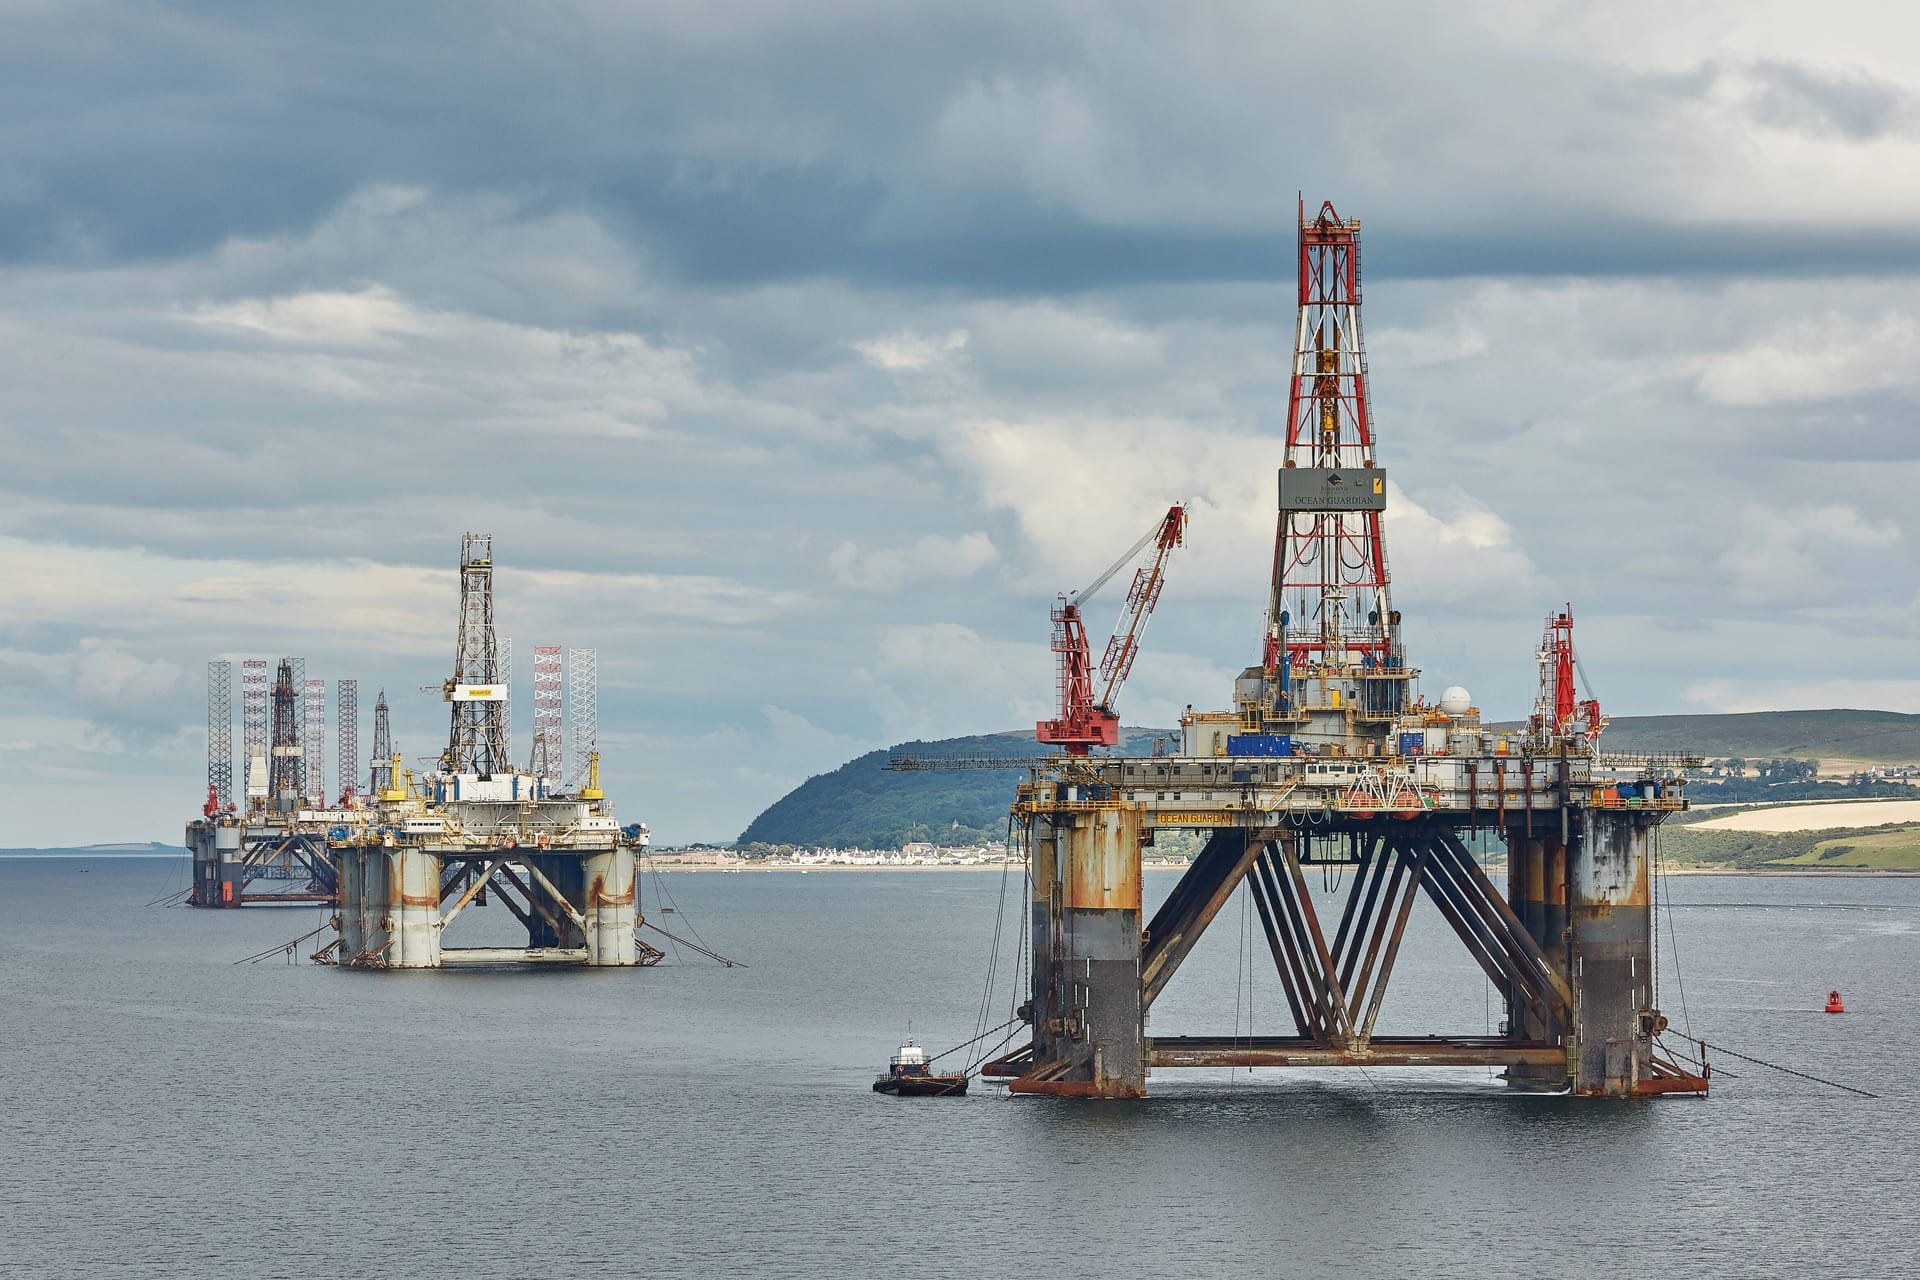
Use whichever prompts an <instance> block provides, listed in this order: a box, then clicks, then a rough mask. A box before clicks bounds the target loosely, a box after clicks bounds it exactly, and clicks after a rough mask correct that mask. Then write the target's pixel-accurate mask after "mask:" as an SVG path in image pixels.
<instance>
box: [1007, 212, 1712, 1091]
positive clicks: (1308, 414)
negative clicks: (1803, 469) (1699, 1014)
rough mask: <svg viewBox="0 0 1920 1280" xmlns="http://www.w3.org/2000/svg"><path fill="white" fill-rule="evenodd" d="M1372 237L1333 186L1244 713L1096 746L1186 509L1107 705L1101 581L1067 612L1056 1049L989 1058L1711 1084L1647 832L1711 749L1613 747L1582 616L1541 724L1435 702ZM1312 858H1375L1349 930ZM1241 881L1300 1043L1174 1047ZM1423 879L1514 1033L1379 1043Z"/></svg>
mask: <svg viewBox="0 0 1920 1280" xmlns="http://www.w3.org/2000/svg"><path fill="white" fill-rule="evenodd" d="M1359 233H1360V224H1359V223H1358V222H1357V221H1349V220H1343V219H1342V218H1340V217H1339V215H1338V214H1337V213H1336V212H1335V211H1334V209H1333V206H1332V205H1331V204H1326V205H1323V206H1322V207H1321V209H1320V211H1319V213H1318V214H1317V215H1316V216H1314V217H1313V218H1311V219H1309V218H1308V217H1307V216H1306V211H1305V208H1304V206H1303V207H1302V209H1301V218H1300V239H1299V317H1298V327H1297V329H1296V331H1295V332H1296V340H1295V344H1294V360H1293V379H1292V389H1291V393H1290V396H1289V407H1288V418H1287V440H1286V459H1285V464H1284V466H1283V467H1282V469H1281V470H1280V473H1279V501H1278V508H1279V510H1278V522H1277V532H1276V537H1275V542H1274V557H1273V575H1272V582H1271V591H1270V593H1269V597H1268V601H1269V602H1268V609H1267V620H1266V630H1265V635H1264V637H1263V643H1262V645H1261V648H1260V661H1259V663H1258V665H1255V666H1251V667H1248V668H1247V669H1246V670H1245V671H1244V672H1242V673H1241V675H1240V676H1239V678H1238V679H1237V680H1236V681H1235V682H1234V689H1233V708H1232V710H1229V711H1222V712H1200V713H1195V712H1193V711H1192V710H1191V709H1189V711H1188V713H1187V714H1186V715H1185V716H1183V717H1182V719H1181V738H1180V743H1179V748H1178V751H1177V753H1176V754H1173V755H1171V756H1154V757H1149V758H1139V757H1124V756H1116V755H1095V754H1090V749H1091V748H1094V747H1102V746H1112V745H1114V744H1115V742H1116V741H1117V739H1118V733H1117V730H1118V724H1119V722H1118V718H1117V716H1116V715H1115V714H1114V712H1113V708H1112V706H1111V701H1112V694H1113V691H1114V690H1115V689H1116V688H1117V687H1118V680H1121V679H1124V678H1125V674H1126V670H1127V668H1128V667H1129V666H1130V665H1131V661H1132V649H1133V645H1134V642H1135V641H1136V640H1137V635H1138V628H1139V625H1140V624H1141V623H1142V622H1143V621H1144V618H1145V615H1146V613H1147V612H1149V611H1150V610H1151V608H1152V604H1153V600H1154V599H1155V598H1157V596H1158V593H1159V584H1160V580H1161V575H1162V572H1163V570H1164V567H1165V562H1166V556H1167V552H1168V551H1169V550H1170V549H1171V547H1172V546H1173V545H1174V544H1175V543H1177V542H1178V541H1179V535H1180V532H1181V530H1182V528H1183V527H1184V523H1185V512H1184V510H1183V509H1182V508H1178V507H1176V508H1174V509H1173V510H1172V511H1169V512H1168V514H1167V516H1166V517H1165V519H1164V520H1163V521H1162V522H1161V523H1160V525H1158V526H1157V527H1156V529H1155V531H1154V532H1153V533H1150V534H1149V536H1148V539H1147V540H1143V542H1142V543H1141V544H1140V546H1137V547H1136V548H1135V552H1134V553H1137V552H1138V551H1139V550H1141V549H1143V548H1144V546H1145V545H1146V541H1150V540H1155V539H1157V541H1158V546H1159V550H1158V555H1157V558H1156V559H1155V561H1154V562H1153V564H1152V565H1151V566H1150V568H1146V569H1142V570H1141V571H1140V573H1139V574H1138V575H1137V576H1136V579H1135V595H1134V596H1131V597H1130V598H1129V601H1128V605H1127V608H1126V610H1125V611H1124V612H1123V615H1122V621H1121V627H1120V628H1119V630H1118V631H1117V632H1116V637H1115V640H1114V642H1113V644H1112V645H1110V647H1109V650H1108V657H1109V659H1110V663H1103V665H1102V668H1101V672H1102V675H1103V676H1105V677H1106V681H1107V682H1106V684H1105V686H1104V690H1103V692H1102V694H1101V696H1100V697H1098V698H1096V697H1095V695H1094V692H1093V689H1094V677H1093V673H1092V670H1091V666H1090V661H1089V657H1088V653H1089V651H1088V648H1087V645H1086V640H1085V633H1084V630H1082V629H1081V628H1080V625H1079V617H1078V607H1077V606H1078V604H1079V603H1081V602H1083V600H1084V597H1085V596H1086V595H1087V594H1089V593H1088V592H1082V593H1080V595H1079V596H1076V597H1075V598H1074V599H1072V600H1068V599H1065V598H1063V599H1062V601H1061V603H1060V604H1059V606H1058V607H1056V608H1055V609H1054V611H1053V621H1054V625H1055V641H1054V646H1053V647H1054V651H1055V653H1056V654H1057V655H1059V667H1060V693H1061V713H1060V715H1059V718H1058V719H1056V720H1054V721H1050V722H1046V723H1043V724H1042V725H1040V726H1039V734H1038V736H1039V737H1040V739H1041V740H1042V741H1045V742H1053V743H1058V744H1061V745H1063V746H1064V747H1065V748H1066V754H1064V755H1060V756H1055V757H1052V758H1050V759H1048V760H1047V761H1044V762H1042V763H1040V764H1038V765H1036V766H1034V768H1033V770H1032V773H1031V775H1030V778H1029V780H1028V781H1027V782H1025V783H1023V784H1022V785H1021V786H1020V788H1019V792H1018V798H1017V800H1016V801H1015V803H1014V806H1013V811H1014V818H1015V823H1016V828H1017V831H1018V834H1019V837H1020V838H1021V839H1022V840H1023V841H1024V843H1025V846H1026V848H1027V850H1028V853H1029V857H1030V867H1031V873H1032V887H1033V893H1032V912H1031V922H1032V923H1031V940H1030V945H1031V955H1032V957H1033V961H1032V987H1031V998H1030V1001H1029V1003H1028V1004H1027V1005H1026V1006H1025V1007H1024V1009H1023V1010H1022V1013H1023V1016H1024V1017H1025V1019H1026V1020H1027V1021H1028V1022H1030V1023H1031V1025H1032V1029H1033V1037H1032V1040H1031V1042H1030V1043H1029V1044H1027V1045H1026V1046H1024V1047H1023V1048H1021V1049H1019V1050H1018V1051H1016V1052H1014V1053H1011V1054H1007V1055H1005V1056H1003V1057H1001V1058H999V1059H997V1060H995V1061H993V1062H990V1063H988V1064H986V1066H985V1067H984V1074H987V1075H989V1076H996V1077H999V1078H1002V1079H1006V1080H1007V1081H1009V1084H1010V1088H1011V1089H1013V1090H1014V1091H1016V1092H1022V1093H1037V1094H1053V1095H1063V1096H1078V1097H1106V1098H1115V1097H1139V1096H1143V1095H1144V1094H1145V1092H1146V1081H1147V1073H1148V1070H1149V1068H1151V1067H1197V1066H1244V1067H1254V1066H1315V1067H1329V1066H1362V1067H1365V1066H1421V1065H1487V1066H1499V1067H1504V1068H1505V1069H1506V1079H1507V1080H1508V1082H1509V1083H1510V1084H1512V1085H1515V1086H1520V1087H1526V1088H1534V1089H1548V1090H1552V1089H1569V1090H1570V1091H1571V1092H1572V1093H1574V1094H1576V1095H1581V1096H1610V1097H1627V1096H1633V1095H1642V1094H1662V1093H1700V1092H1704V1091H1705V1090H1706V1087H1707V1081H1706V1079H1705V1077H1704V1074H1703V1073H1701V1072H1697V1071H1696V1070H1694V1069H1693V1068H1692V1067H1691V1066H1688V1065H1683V1064H1682V1063H1680V1062H1676V1061H1675V1060H1674V1059H1673V1058H1672V1057H1670V1056H1667V1055H1665V1054H1663V1053H1662V1052H1661V1051H1660V1049H1659V1047H1658V1046H1657V1044H1656V1040H1655V1037H1656V1036H1657V1035H1658V1034H1659V1032H1660V1031H1661V1030H1663V1029H1664V1028H1665V1025H1666V1020H1665V1019H1664V1018H1663V1017H1662V1016H1661V1014H1660V1011H1659V1010H1658V1009H1657V1008H1655V1007H1654V1000H1653V965H1654V956H1653V918H1652V914H1651V911H1650V901H1651V898H1650V880H1649V870H1650V868H1649V853H1650V833H1651V832H1652V830H1653V828H1654V827H1655V826H1657V825H1658V824H1659V823H1660V822H1661V821H1662V820H1663V819H1664V818H1665V817H1666V816H1667V815H1668V814H1669V813H1671V812H1673V811H1675V810H1679V809H1684V808H1685V807H1686V801H1685V800H1684V799H1683V798H1682V792H1681V787H1682V785H1683V776H1682V774H1681V769H1682V768H1684V766H1685V765H1686V763H1687V761H1686V760H1685V759H1682V758H1676V759H1670V760H1662V759H1655V758H1630V757H1624V756H1602V755H1600V754H1599V751H1598V746H1597V739H1598V737H1599V735H1600V731H1601V729H1602V728H1603V727H1604V726H1605V718H1604V717H1603V716H1602V715H1601V714H1600V709H1599V705H1598V703H1597V702H1594V701H1593V700H1591V699H1587V700H1584V701H1583V700H1581V699H1580V698H1579V697H1578V694H1577V691H1576V688H1575V684H1574V670H1575V658H1574V652H1573V642H1572V628H1573V620H1572V615H1571V611H1570V610H1569V611H1566V612H1563V613H1558V614H1555V615H1553V616H1550V617H1549V618H1548V622H1547V630H1546V636H1545V639H1544V641H1543V644H1542V647H1541V649H1540V651H1539V654H1538V659H1539V662H1540V680H1541V685H1540V689H1541V692H1540V699H1539V702H1538V703H1537V705H1536V707H1535V712H1534V715H1533V717H1532V719H1531V721H1530V722H1529V723H1528V725H1527V726H1526V728H1525V730H1524V731H1520V732H1515V733H1513V734H1511V735H1509V734H1503V733H1500V732H1497V731H1494V730H1492V729H1489V728H1488V727H1486V726H1483V725H1482V724H1481V721H1480V713H1479V711H1478V710H1477V709H1476V708H1475V707H1474V706H1473V701H1472V698H1471V697H1470V695H1469V694H1468V693H1467V691H1466V690H1464V689H1461V688H1458V687H1452V688H1448V689H1447V690H1446V691H1445V692H1444V693H1442V694H1441V696H1440V698H1439V699H1438V701H1437V702H1433V703H1429V702H1427V701H1425V700H1424V699H1423V698H1422V697H1421V696H1420V695H1419V693H1418V678H1419V672H1418V671H1417V670H1415V669H1414V668H1412V667H1410V666H1408V664H1407V659H1406V652H1405V649H1404V646H1403V643H1402V639H1401V619H1400V614H1399V613H1398V612H1397V611H1396V610H1395V609H1394V608H1393V604H1392V600H1391V595H1390V581H1391V579H1390V575H1389V573H1388V568H1387V553H1386V547H1385V543H1384V541H1383V540H1382V538H1381V527H1380V526H1381V513H1382V512H1383V511H1384V510H1385V508H1386V501H1387V486H1386V473H1385V471H1384V470H1383V469H1382V468H1381V466H1380V465H1379V460H1378V457H1377V454H1376V449H1375V434H1374V423H1373V418H1372V413H1371V403H1370V399H1369V387H1368V373H1367V363H1366V356H1365V351H1364V347H1363V344H1362V340H1361V330H1360V235H1359ZM1131 554H1133V553H1130V556H1129V557H1128V558H1129V559H1130V558H1131ZM1122 563H1125V561H1124V560H1123V562H1122ZM1116 568H1118V566H1116ZM1112 572H1113V571H1112V570H1110V571H1109V574H1108V575H1107V576H1110V575H1111V573H1112ZM1102 581H1104V577H1103V579H1102ZM1095 586H1096V587H1097V586H1098V583H1096V584H1095ZM1136 597H1137V598H1136ZM1123 637H1124V638H1123ZM1115 646H1118V647H1117V648H1116V647H1115ZM1177 829H1184V830H1195V831H1200V832H1204V833H1205V844H1204V847H1203V848H1202V850H1201V852H1200V853H1199V854H1198V856H1197V857H1196V858H1195V859H1194V861H1193V863H1192V865H1191V866H1190V867H1189V868H1188V870H1187V871H1186V872H1185V873H1184V874H1183V876H1182V878H1181V880H1180V882H1179V883H1178V885H1177V886H1176V887H1175V888H1174V890H1173V892H1172V893H1171V894H1170V895H1169V896H1168V898H1167V899H1166V901H1165V902H1164V904H1163V905H1162V906H1161V907H1160V909H1159V911H1158V912H1157V913H1156V914H1155V915H1154V917H1153V918H1152V919H1151V920H1150V921H1146V922H1144V927H1143V922H1142V919H1141V915H1142V911H1141V851H1142V847H1143V846H1144V845H1148V844H1151V843H1152V841H1153V838H1154V835H1155V833H1156V832H1160V831H1168V830H1177ZM1483 831H1484V832H1492V833H1493V834H1494V835H1496V836H1497V837H1498V838H1500V839H1501V840H1503V841H1504V842H1505V845H1506V850H1507V874H1506V887H1505V892H1504V893H1502V892H1501V891H1500V890H1499V889H1498V888H1496V887H1495V885H1494V884H1493V882H1492V880H1491V879H1490V878H1489V877H1488V875H1487V873H1486V871H1485V870H1484V869H1483V868H1482V866H1481V864H1480V862H1479V861H1478V860H1477V859H1476V858H1475V856H1474V854H1473V852H1472V851H1471V850H1470V849H1469V847H1468V843H1467V841H1468V839H1469V838H1470V837H1472V836H1473V835H1474V834H1475V833H1478V832H1483ZM1308 866H1351V867H1353V868H1355V869H1356V871H1355V874H1354V876H1353V878H1352V881H1351V886H1350V888H1349V889H1348V890H1347V891H1346V894H1345V900H1344V902H1343V903H1342V905H1341V907H1340V913H1339V916H1338V919H1337V920H1332V919H1329V920H1324V921H1323V920H1322V918H1321V916H1320V913H1319V911H1318V910H1317V909H1316V907H1315V905H1314V901H1313V897H1312V895H1311V894H1310V893H1309V891H1308V885H1307V880H1306V876H1305V874H1304V872H1303V868H1305V867H1308ZM1243 882H1244V883H1245V884H1246V885H1247V886H1248V889H1249V892H1250V895H1251V897H1252V900H1253V903H1254V905H1255V907H1256V908H1257V910H1258V914H1259V919H1260V924H1261V928H1262V931H1263V933H1264V936H1265V939H1266V943H1267V947H1268V950H1269V951H1270V952H1271V955H1272V958H1273V962H1274V966H1275V969H1276V970H1277V972H1278V975H1279V979H1280V986H1281V989H1282V990H1283V991H1284V993H1285V996H1286V1004H1287V1006H1288V1009H1289V1012H1290V1014H1291V1018H1292V1023H1293V1034H1291V1035H1278V1036H1249V1035H1245V1034H1242V1035H1235V1036H1181V1037H1162V1036H1153V1035H1150V1034H1149V1033H1148V1025H1147V1024H1148V1015H1149V1014H1150V1012H1151V1010H1152V1008H1153V1004H1154V1001H1155V999H1156V997H1158V996H1159V995H1160V994H1161V992H1162V991H1163V990H1165V988H1166V986H1167V983H1168V981H1169V980H1170V979H1171V978H1172V977H1173V976H1174V974H1175V972H1176V971H1177V970H1178V969H1179V967H1180V964H1181V961H1182V960H1184V959H1185V958H1186V956H1187V955H1188V954H1189V953H1190V952H1191V951H1192V949H1193V947H1194V945H1195V943H1196V942H1198V940H1199V939H1200V936H1201V934H1202V932H1203V931H1204V930H1205V929H1206V928H1207V925H1208V924H1209V922H1210V921H1212V920H1213V919H1214V917H1215V915H1216V914H1217V913H1218V912H1219V911H1220V909H1221V908H1222V906H1223V905H1225V903H1226V902H1227V901H1228V900H1229V899H1230V897H1231V896H1232V895H1233V893H1234V892H1235V890H1236V889H1237V888H1238V887H1239V886H1240V885H1241V884H1242V883H1243ZM1421 895H1424V896H1425V897H1426V899H1427V901H1428V902H1429V903H1431V904H1432V906H1433V907H1434V908H1435V909H1436V910H1437V911H1438V912H1439V914H1440V915H1441V916H1442V917H1444V918H1445V920H1446V922H1447V924H1448V925H1450V926H1451V928H1452V930H1453V932H1454V933H1455V934H1456V935H1457V936H1458V938H1459V940H1460V942H1461V943H1462V944H1463V945H1464V946H1465V948H1466V949H1467V951H1468V953H1469V954H1470V955H1471V956H1472V957H1473V959H1474V960H1475V961H1476V962H1477V964H1478V966H1479V968H1480V969H1481V970H1482V971H1484V972H1485V974H1486V975H1487V978H1488V979H1489V980H1490V981H1491V983H1492V984H1493V986H1494V987H1495V988H1496V989H1497V991H1498V992H1499V994H1500V997H1501V998H1502V1000H1503V1002H1504V1005H1505V1009H1506V1020H1505V1022H1504V1024H1503V1028H1502V1032H1501V1034H1498V1035H1487V1034H1462V1035H1436V1036H1421V1037H1417V1038H1416V1037H1403V1036H1390V1035H1384V1034H1376V1033H1375V1030H1374V1028H1375V1023H1376V1019H1377V1018H1378V1016H1379V1014H1380V1010H1381V1003H1382V999H1383V997H1384V996H1385V994H1386V989H1387V983H1388V980H1389V979H1390V978H1391V976H1392V974H1393V971H1394V963H1395V960H1396V958H1397V957H1398V956H1399V953H1400V948H1401V942H1402V939H1403V938H1404V936H1405V933H1406V928H1407V921H1408V918H1409V915H1410V914H1411V912H1412V909H1413V906H1414V903H1415V901H1416V899H1417V898H1419V897H1420V896H1421Z"/></svg>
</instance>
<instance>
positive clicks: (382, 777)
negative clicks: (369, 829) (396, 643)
mask: <svg viewBox="0 0 1920 1280" xmlns="http://www.w3.org/2000/svg"><path fill="white" fill-rule="evenodd" d="M368 781H369V782H370V783H371V784H372V787H373V794H374V795H376V796H377V795H379V794H380V793H381V792H382V791H385V790H387V789H388V788H390V787H391V786H393V725H392V722H391V721H390V720H389V719H388V715H387V691H386V690H385V689H382V690H381V691H380V696H379V698H378V699H377V700H375V702H374V704H373V772H372V773H371V775H370V776H369V777H368Z"/></svg>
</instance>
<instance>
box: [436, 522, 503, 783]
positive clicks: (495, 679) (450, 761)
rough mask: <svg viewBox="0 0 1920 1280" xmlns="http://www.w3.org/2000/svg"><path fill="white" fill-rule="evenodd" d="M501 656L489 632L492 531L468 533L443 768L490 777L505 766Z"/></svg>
mask: <svg viewBox="0 0 1920 1280" xmlns="http://www.w3.org/2000/svg"><path fill="white" fill-rule="evenodd" d="M499 681H500V655H499V650H498V647H497V645H496V643H495V641H494V636H493V535H491V534H486V533H469V534H467V535H466V536H465V537H464V538H463V539H462V540H461V543H460V631H459V635H458V637H457V639H456V641H455V645H454V656H453V676H452V678H451V679H449V680H448V681H447V683H446V686H445V692H446V700H447V701H448V702H450V703H452V704H453V727H452V732H451V733H450V734H449V735H448V738H447V754H446V758H445V760H444V761H443V763H442V767H443V768H445V769H446V771H447V772H449V773H472V774H477V775H479V776H480V777H482V778H491V777H492V776H493V774H494V771H495V770H496V769H499V770H505V769H507V768H508V767H509V762H508V760H507V735H506V719H505V714H504V704H505V702H506V697H507V691H506V689H505V688H504V687H502V686H501V685H500V683H499Z"/></svg>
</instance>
